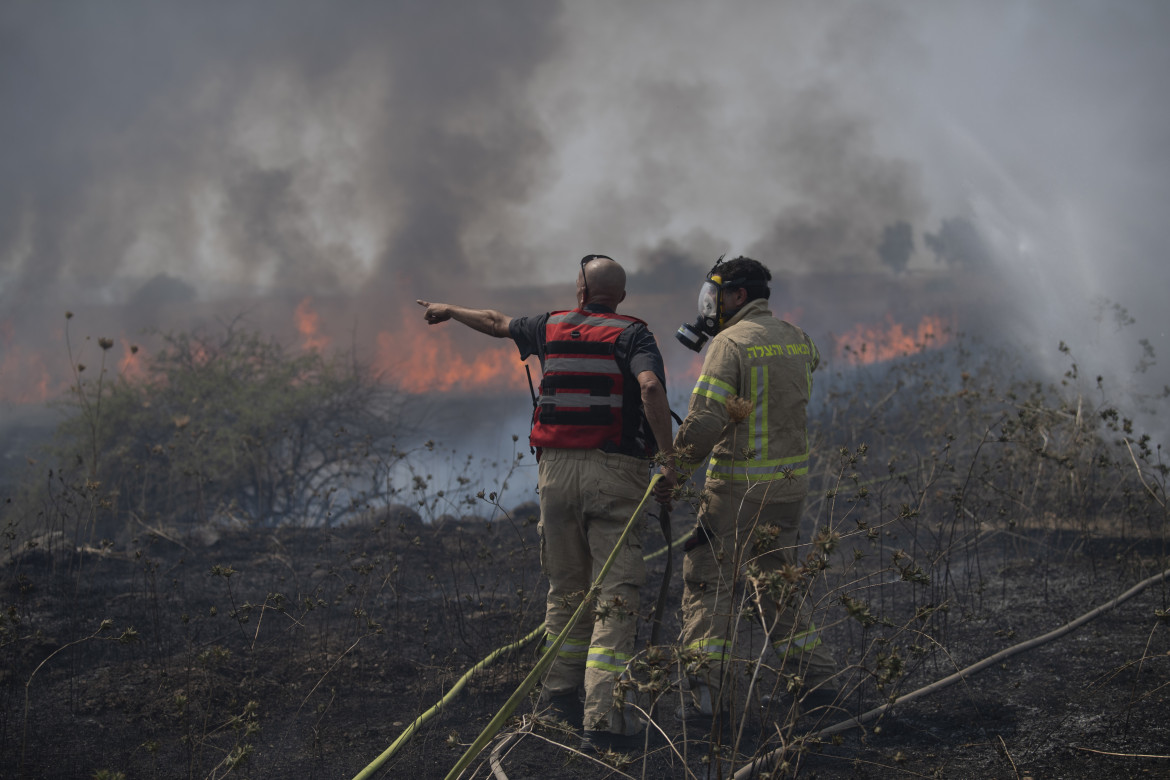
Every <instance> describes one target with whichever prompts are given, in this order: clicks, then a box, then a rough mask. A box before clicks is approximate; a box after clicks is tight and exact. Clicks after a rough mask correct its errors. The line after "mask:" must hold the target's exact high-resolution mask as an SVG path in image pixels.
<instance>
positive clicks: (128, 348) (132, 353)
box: [118, 336, 146, 379]
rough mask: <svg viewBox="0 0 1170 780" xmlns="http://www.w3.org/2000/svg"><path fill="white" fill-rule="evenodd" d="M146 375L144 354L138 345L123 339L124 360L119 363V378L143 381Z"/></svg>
mask: <svg viewBox="0 0 1170 780" xmlns="http://www.w3.org/2000/svg"><path fill="white" fill-rule="evenodd" d="M145 373H146V369H145V368H144V367H143V365H142V353H141V352H140V351H139V349H138V347H137V345H134V344H131V343H130V342H129V341H127V340H126V337H125V336H123V337H122V359H121V360H119V361H118V376H120V377H122V378H123V379H141V378H142V377H143V376H144V375H145Z"/></svg>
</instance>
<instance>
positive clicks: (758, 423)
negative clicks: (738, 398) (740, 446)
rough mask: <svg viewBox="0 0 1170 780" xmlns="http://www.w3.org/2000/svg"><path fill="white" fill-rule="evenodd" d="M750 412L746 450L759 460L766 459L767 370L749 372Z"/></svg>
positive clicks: (757, 367) (760, 368)
mask: <svg viewBox="0 0 1170 780" xmlns="http://www.w3.org/2000/svg"><path fill="white" fill-rule="evenodd" d="M750 381H751V394H752V397H751V402H752V412H751V414H750V415H749V416H748V449H749V450H752V451H754V452H756V453H757V454H758V455H759V456H760V457H761V458H767V457H768V368H767V366H753V367H752V370H751V380H750Z"/></svg>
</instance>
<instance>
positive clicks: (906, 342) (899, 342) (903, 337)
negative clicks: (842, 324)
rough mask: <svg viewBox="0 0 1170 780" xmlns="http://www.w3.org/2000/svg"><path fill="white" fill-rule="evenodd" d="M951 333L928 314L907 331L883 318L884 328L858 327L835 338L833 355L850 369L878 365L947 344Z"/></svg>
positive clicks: (941, 319) (860, 325)
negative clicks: (849, 364)
mask: <svg viewBox="0 0 1170 780" xmlns="http://www.w3.org/2000/svg"><path fill="white" fill-rule="evenodd" d="M951 330H952V329H951V328H950V327H949V326H948V325H947V322H946V321H945V320H944V319H943V318H942V317H939V316H937V315H932V314H928V315H926V316H925V317H923V318H922V320H921V321H920V322H919V323H918V324H917V325H916V326H912V327H909V328H907V327H904V326H903V325H902V323H900V322H894V319H893V317H891V316H889V315H887V316H886V322H885V325H884V326H883V325H866V324H864V323H859V324H858V325H855V326H854V327H853V328H851V329H850V330H848V331H846V332H845V333H844V334H843V335H841V336H837V337H835V338H834V354H835V356H836V357H838V358H840V359H841V360H844V361H845V362H846V363H851V364H853V365H864V364H869V363H878V362H880V361H883V360H892V359H893V358H899V357H905V356H907V355H913V354H916V353H918V352H923V351H925V350H928V349H934V348H936V347H941V346H943V345H944V344H946V343H947V342H948V341H950V338H951Z"/></svg>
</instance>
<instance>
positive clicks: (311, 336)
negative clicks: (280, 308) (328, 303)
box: [293, 297, 330, 352]
mask: <svg viewBox="0 0 1170 780" xmlns="http://www.w3.org/2000/svg"><path fill="white" fill-rule="evenodd" d="M293 316H294V317H295V318H296V322H297V332H299V333H300V334H301V337H302V338H303V339H304V341H303V342H302V346H303V347H304V348H305V349H306V350H308V351H312V352H324V351H325V350H327V349H329V344H330V341H329V338H328V337H327V336H322V335H321V334H320V333H319V330H320V327H321V318H320V317H319V316H317V312H316V311H314V310H313V299H312V298H310V297H306V298H305V299H304V300H302V301H301V302H300V303H298V304H297V308H296V312H294V315H293Z"/></svg>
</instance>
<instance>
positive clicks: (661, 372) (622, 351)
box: [508, 303, 666, 387]
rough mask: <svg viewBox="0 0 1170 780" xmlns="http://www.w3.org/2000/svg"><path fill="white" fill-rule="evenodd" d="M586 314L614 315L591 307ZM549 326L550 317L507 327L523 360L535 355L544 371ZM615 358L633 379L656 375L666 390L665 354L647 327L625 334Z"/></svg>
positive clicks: (519, 320) (518, 320) (515, 322)
mask: <svg viewBox="0 0 1170 780" xmlns="http://www.w3.org/2000/svg"><path fill="white" fill-rule="evenodd" d="M585 311H589V312H597V313H603V314H612V313H613V309H609V308H606V307H605V306H598V305H596V304H592V303H591V304H587V305H586V306H585ZM547 324H548V313H545V314H538V315H536V316H533V317H516V318H514V319H513V320H512V322H511V324H510V325H509V326H508V335H509V336H511V338H512V341H514V342H516V348H517V349H519V350H520V359H521V360H527V359H528V358H529V357H531V356H532V355H536V358H537V360H539V361H540V366H541V368H544V356H545V350H544V334H545V325H547ZM613 356H614V358H615V359H616V360H617V363H618V365H619V366H621V367H622V370H623V371H625V370H628V371H629V374H630V376H632V377H633V378H634V379H637V377H638V374H640V373H642V372H643V371H653V372H654V375H655V376H656V377H658V381H659V382H661V383H662V385H663V387H665V386H666V369H665V367H664V366H663V363H662V353H661V352H659V351H658V342H657V341H656V340H655V339H654V334H653V333H651V332H650V329H649V328H648V327H646V326H645V325H641V324H638V323H634V324H633V325H631V326H630V327H628V328H626V329H625V330H624V331H622V333H621V335H620V336H618V337H617V341H616V342H614V345H613Z"/></svg>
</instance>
